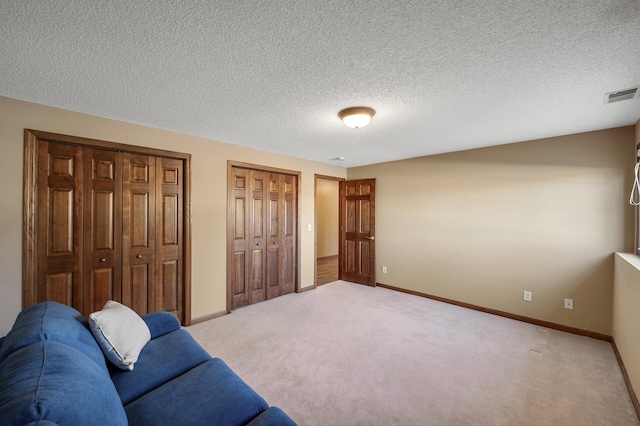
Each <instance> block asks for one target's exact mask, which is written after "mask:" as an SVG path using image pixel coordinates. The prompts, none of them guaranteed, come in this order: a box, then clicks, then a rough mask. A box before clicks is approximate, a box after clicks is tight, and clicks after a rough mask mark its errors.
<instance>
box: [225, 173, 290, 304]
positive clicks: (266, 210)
mask: <svg viewBox="0 0 640 426" xmlns="http://www.w3.org/2000/svg"><path fill="white" fill-rule="evenodd" d="M228 194H229V200H228V209H229V213H228V215H229V234H230V235H229V241H230V247H229V249H228V250H229V254H228V257H229V261H228V262H227V264H228V267H227V275H228V289H227V291H228V295H229V297H228V300H227V302H228V303H227V305H228V306H227V309H228V310H231V309H235V308H238V307H241V306H245V305H249V304H253V303H257V302H260V301H263V300H266V299H271V298H274V297H277V296H281V295H283V294H287V293H291V292H293V291H295V288H296V280H297V239H298V236H297V234H298V231H297V229H298V222H297V221H298V205H297V203H298V176H296V175H291V174H285V173H277V172H274V171H269V170H255V169H249V168H244V167H235V166H234V167H230V171H229V176H228Z"/></svg>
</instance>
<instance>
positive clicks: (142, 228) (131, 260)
mask: <svg viewBox="0 0 640 426" xmlns="http://www.w3.org/2000/svg"><path fill="white" fill-rule="evenodd" d="M155 160H156V159H155V157H151V156H146V155H136V154H129V153H125V154H123V165H122V167H123V185H122V186H123V198H122V213H123V214H122V229H123V232H122V235H123V237H122V269H123V274H122V300H123V303H124V304H125V305H127V306H129V307H131V308H132V309H133V310H134V311H136V312H137V313H138V314H141V315H142V314H146V313H148V312H153V311H155V310H156V309H155V307H156V291H155V290H156V286H155V283H156V274H155V246H156V188H155V185H156V161H155Z"/></svg>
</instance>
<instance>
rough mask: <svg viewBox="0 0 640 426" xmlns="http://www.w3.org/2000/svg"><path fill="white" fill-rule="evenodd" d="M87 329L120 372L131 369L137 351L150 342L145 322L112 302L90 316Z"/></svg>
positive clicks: (125, 308) (132, 312)
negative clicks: (88, 328) (89, 328)
mask: <svg viewBox="0 0 640 426" xmlns="http://www.w3.org/2000/svg"><path fill="white" fill-rule="evenodd" d="M89 326H90V327H91V333H93V337H95V339H96V341H97V342H98V345H100V349H102V352H104V355H105V357H106V358H107V359H108V360H109V361H111V362H112V363H113V364H114V365H115V366H117V367H119V368H121V369H123V370H133V365H134V364H135V363H136V361H138V356H139V355H140V351H142V348H144V346H145V345H146V344H147V342H148V341H149V340H151V332H150V331H149V327H147V324H146V323H145V322H144V320H143V319H142V318H140V316H139V315H138V314H137V313H136V312H135V311H133V310H131V309H130V308H128V307H126V306H124V305H122V304H120V303H118V302H116V301H114V300H109V301H107V303H105V304H104V307H103V308H102V310H101V311H98V312H94V313H92V314H91V315H89Z"/></svg>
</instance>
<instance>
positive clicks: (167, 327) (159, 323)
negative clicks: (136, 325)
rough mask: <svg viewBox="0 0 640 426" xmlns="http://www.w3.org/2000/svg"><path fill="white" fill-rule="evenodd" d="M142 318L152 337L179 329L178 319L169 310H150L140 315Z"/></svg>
mask: <svg viewBox="0 0 640 426" xmlns="http://www.w3.org/2000/svg"><path fill="white" fill-rule="evenodd" d="M142 319H143V320H144V322H145V323H147V327H149V331H150V332H151V338H152V339H155V338H156V337H160V336H162V335H164V334H167V333H171V332H172V331H176V330H180V321H179V320H178V318H177V317H176V316H175V315H173V314H172V313H169V312H151V313H149V314H144V315H142Z"/></svg>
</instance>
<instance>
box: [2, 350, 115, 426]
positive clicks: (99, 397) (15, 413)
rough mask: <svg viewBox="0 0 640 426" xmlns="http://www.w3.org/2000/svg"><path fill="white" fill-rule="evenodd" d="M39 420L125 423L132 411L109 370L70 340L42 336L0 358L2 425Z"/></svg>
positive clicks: (65, 422) (90, 423) (83, 423)
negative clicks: (121, 400) (47, 338)
mask: <svg viewBox="0 0 640 426" xmlns="http://www.w3.org/2000/svg"><path fill="white" fill-rule="evenodd" d="M3 346H4V345H3ZM39 422H52V423H55V424H58V425H126V424H127V416H126V414H125V412H124V408H123V407H122V403H121V402H120V397H119V396H118V393H117V392H116V390H115V387H114V386H113V382H112V381H111V380H110V378H109V375H108V373H107V371H106V370H105V369H103V368H100V367H98V366H97V365H96V363H95V361H94V360H92V359H90V358H89V357H87V356H86V355H85V354H84V353H83V352H80V351H79V350H77V349H74V348H73V347H71V346H69V345H66V344H63V343H59V342H56V341H51V340H43V341H39V342H36V343H32V344H31V345H28V346H25V347H22V348H20V349H17V350H15V351H13V352H11V353H10V354H9V355H8V356H7V357H6V358H5V360H4V361H2V362H1V363H0V425H4V424H7V425H13V424H21V425H22V424H27V423H36V424H44V423H39Z"/></svg>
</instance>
